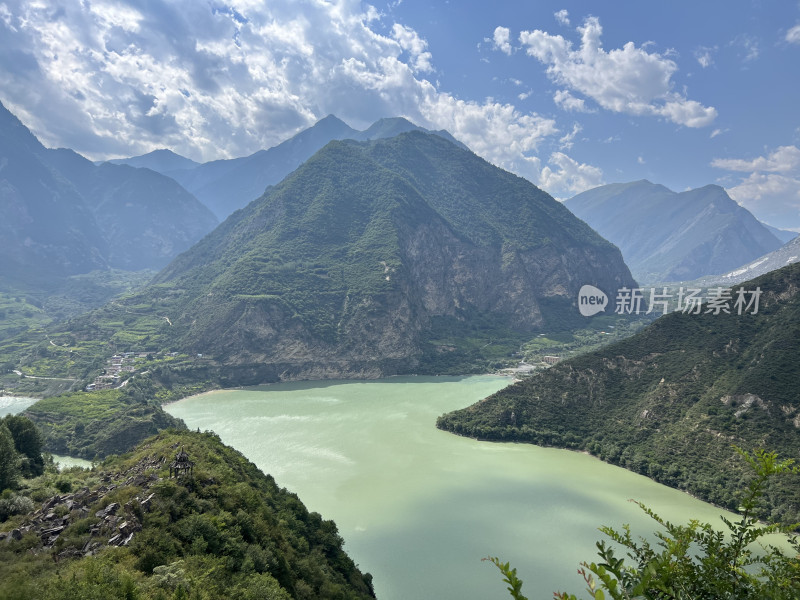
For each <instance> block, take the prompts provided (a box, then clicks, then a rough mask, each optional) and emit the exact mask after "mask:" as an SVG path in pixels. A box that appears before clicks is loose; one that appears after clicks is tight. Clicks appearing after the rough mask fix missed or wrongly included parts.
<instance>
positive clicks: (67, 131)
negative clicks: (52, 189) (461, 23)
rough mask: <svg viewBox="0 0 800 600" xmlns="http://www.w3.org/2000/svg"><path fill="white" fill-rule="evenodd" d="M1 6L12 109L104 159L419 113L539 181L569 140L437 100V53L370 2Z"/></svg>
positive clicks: (513, 118) (532, 120) (485, 107)
mask: <svg viewBox="0 0 800 600" xmlns="http://www.w3.org/2000/svg"><path fill="white" fill-rule="evenodd" d="M0 6H2V7H3V9H2V10H0V31H2V36H3V43H2V44H0V99H2V100H3V102H4V103H5V104H6V106H7V107H8V108H9V109H10V110H11V111H12V112H14V113H15V114H17V116H19V117H20V118H21V119H22V121H23V122H24V123H25V124H26V125H28V126H29V127H31V129H32V130H33V131H34V133H36V134H37V135H38V136H39V137H40V139H42V141H43V142H44V143H45V144H46V145H49V146H69V147H72V148H75V149H76V150H77V151H79V152H81V153H82V154H85V155H86V156H88V157H90V158H92V159H103V158H109V157H113V156H130V155H133V154H139V153H144V152H148V151H150V150H154V149H156V148H161V147H168V148H170V149H172V150H174V151H176V152H178V153H180V154H182V155H184V156H188V157H190V158H193V159H195V160H211V159H216V158H225V157H232V156H244V155H247V154H250V153H253V152H255V151H257V150H259V149H262V148H268V147H270V146H273V145H275V144H277V143H279V142H281V141H283V140H285V139H286V138H288V137H289V136H291V135H293V134H295V133H297V132H298V131H300V130H301V129H303V128H306V127H308V126H310V125H312V124H313V123H314V122H315V121H317V120H318V119H320V118H322V117H324V116H325V115H327V114H330V113H333V114H336V115H337V116H339V117H340V118H342V119H344V120H345V121H346V122H348V123H350V124H351V125H353V126H355V127H360V128H363V127H366V126H368V125H369V124H371V123H372V122H373V121H375V120H376V119H378V118H381V117H386V116H405V117H407V118H409V119H410V120H412V121H414V122H416V123H418V124H419V125H422V126H424V127H429V128H432V129H447V130H449V131H450V132H451V133H452V134H453V135H454V136H455V137H456V138H457V139H459V140H461V141H462V142H464V143H465V144H467V145H468V146H469V147H470V148H472V149H473V150H475V152H476V153H478V154H480V155H481V156H483V157H484V158H486V159H487V160H490V161H491V162H493V163H495V164H497V165H499V166H502V167H504V168H506V169H508V170H511V171H514V172H517V173H518V174H520V175H523V176H525V177H528V178H529V179H531V180H532V181H534V182H535V181H537V180H538V178H539V175H540V167H541V164H540V162H539V159H538V158H536V157H535V156H534V154H535V152H536V151H537V150H538V149H539V147H540V144H541V143H542V142H543V140H545V139H546V138H548V137H551V136H556V135H557V134H558V133H559V132H558V129H557V127H556V124H555V121H554V120H553V119H549V118H545V117H542V116H540V115H537V114H535V113H531V112H523V111H520V110H518V109H516V108H515V107H514V106H513V105H511V104H504V103H500V102H496V101H494V100H491V99H489V100H484V101H480V102H477V101H468V100H462V99H459V98H457V97H455V96H454V95H452V94H450V93H447V92H446V91H442V90H439V89H437V86H436V85H435V84H434V83H432V82H431V81H429V80H428V79H426V78H425V77H424V75H425V74H426V73H429V72H431V71H432V70H433V69H434V67H433V65H434V61H433V56H432V54H431V52H430V51H429V50H428V44H427V42H426V40H424V39H423V38H422V37H421V36H420V35H419V34H418V33H417V32H416V31H414V30H413V29H411V28H409V27H407V26H405V25H403V24H401V23H393V22H391V21H390V22H388V23H384V22H383V19H387V17H386V16H385V15H384V16H381V15H380V14H379V13H378V11H377V10H376V9H375V8H374V7H371V6H369V5H365V4H362V3H361V2H360V1H357V0H337V1H332V2H318V1H316V0H274V1H272V2H269V3H264V2H256V1H253V0H230V2H229V3H228V4H226V5H223V4H216V3H214V4H209V3H205V2H196V1H195V0H169V1H167V0H153V1H152V2H148V3H145V4H142V3H139V2H133V1H125V0H121V1H111V0H93V1H92V2H91V3H90V2H74V1H72V0H51V1H49V2H47V3H44V2H41V1H38V0H16V1H15V2H8V1H6V2H5V3H3V4H0ZM499 35H500V37H499V38H497V39H499V40H500V41H501V43H502V39H503V38H502V33H500V34H499ZM506 42H507V43H508V37H507V38H506ZM509 46H510V44H509Z"/></svg>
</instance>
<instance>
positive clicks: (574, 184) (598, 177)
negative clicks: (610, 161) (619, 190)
mask: <svg viewBox="0 0 800 600" xmlns="http://www.w3.org/2000/svg"><path fill="white" fill-rule="evenodd" d="M550 165H552V167H551V166H550ZM539 184H540V185H541V187H543V188H544V189H546V190H554V189H555V190H565V191H567V192H569V193H571V194H572V195H575V194H579V193H581V192H585V191H586V190H588V189H591V188H594V187H597V186H598V185H603V171H602V170H601V169H599V168H598V167H594V166H592V165H588V164H583V163H579V162H578V161H576V160H575V159H573V158H571V157H569V156H567V155H566V154H564V153H563V152H553V154H551V155H550V160H549V161H548V166H546V167H544V168H543V169H542V174H541V177H540V179H539ZM551 193H553V192H551Z"/></svg>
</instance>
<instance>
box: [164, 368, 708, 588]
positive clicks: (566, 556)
mask: <svg viewBox="0 0 800 600" xmlns="http://www.w3.org/2000/svg"><path fill="white" fill-rule="evenodd" d="M508 383H509V379H507V378H503V377H496V376H475V377H465V378H444V377H396V378H389V379H383V380H377V381H344V382H300V383H282V384H275V385H269V386H261V387H256V388H248V389H239V390H225V391H214V392H209V393H206V394H201V395H199V396H193V397H191V398H186V399H184V400H181V401H179V402H176V403H173V404H171V405H169V406H166V407H165V409H166V410H167V412H169V413H170V414H172V415H174V416H176V417H180V418H182V419H183V420H184V421H185V422H186V424H187V425H188V426H189V427H190V428H191V429H196V428H200V430H207V429H210V430H213V431H215V432H216V433H218V434H219V435H220V437H221V438H222V440H223V442H225V443H226V444H229V445H231V446H233V447H234V448H236V449H238V450H239V451H241V452H242V453H243V454H244V455H245V456H247V457H248V458H249V459H250V460H252V461H253V462H254V463H256V464H257V465H258V466H259V467H260V468H261V469H262V470H263V471H264V472H266V473H270V474H272V475H273V476H274V477H275V479H276V481H277V482H278V484H279V485H282V486H284V487H286V488H288V489H289V490H291V491H293V492H296V493H297V494H298V495H299V496H300V499H301V500H302V501H303V502H304V503H305V505H306V506H307V507H308V508H309V510H313V511H317V512H319V513H321V514H322V515H323V517H324V518H327V519H333V520H335V521H336V523H337V525H338V527H339V532H340V534H341V535H342V537H343V538H344V540H345V549H346V551H347V552H348V554H350V556H351V557H352V558H353V560H355V561H356V563H358V564H359V566H360V567H361V569H362V570H363V571H368V572H370V573H372V574H373V576H374V577H375V590H376V593H377V596H378V598H380V599H381V600H416V599H419V600H424V599H428V598H430V599H436V600H473V599H474V600H491V599H498V600H499V599H504V598H505V599H507V598H510V596H509V595H508V593H507V592H506V591H505V587H506V586H505V585H504V584H503V583H502V581H501V578H500V572H499V571H498V570H497V569H496V568H495V567H494V566H493V565H490V564H489V563H486V562H481V558H483V557H485V556H487V555H492V556H499V557H501V558H502V559H503V560H509V561H511V562H512V564H513V565H514V566H515V567H517V570H518V574H519V576H520V577H521V578H522V579H523V580H524V581H525V587H524V588H523V590H524V591H525V593H526V595H527V596H528V597H530V598H531V599H532V600H533V599H534V598H552V592H553V591H555V590H562V591H569V592H572V593H575V594H580V593H582V592H583V590H584V584H583V581H582V579H581V578H580V577H579V576H578V575H577V574H576V570H577V568H578V564H579V563H580V562H581V561H583V560H587V561H591V560H594V559H595V558H596V554H595V552H596V548H595V542H596V541H597V540H599V539H602V535H601V534H600V532H598V531H597V528H598V527H599V526H601V525H610V526H612V527H616V528H620V527H621V526H622V525H623V524H624V523H630V524H631V527H632V529H633V532H634V534H640V535H645V534H648V533H649V532H651V531H653V530H654V529H655V523H654V522H652V521H650V519H649V518H648V517H647V516H645V515H644V514H643V513H642V512H641V510H640V509H639V508H638V507H637V506H635V505H633V504H631V503H630V502H629V501H628V500H629V499H630V498H634V499H637V500H641V501H643V502H645V503H646V504H647V505H649V506H650V507H651V508H654V509H655V510H656V512H658V513H659V514H661V516H663V517H665V518H666V519H668V520H671V521H673V522H675V521H677V522H680V523H684V522H687V521H688V520H689V519H690V518H699V519H701V520H704V521H708V522H711V523H718V522H719V515H720V514H723V513H722V511H720V510H719V509H716V508H714V507H713V506H710V505H708V504H705V503H703V502H700V501H699V500H696V499H694V498H692V497H690V496H689V495H687V494H684V493H682V492H679V491H677V490H673V489H671V488H667V487H665V486H662V485H659V484H657V483H655V482H653V481H651V480H649V479H647V478H646V477H643V476H640V475H637V474H635V473H631V472H629V471H626V470H625V469H621V468H618V467H614V466H612V465H608V464H606V463H603V462H601V461H599V460H598V459H596V458H594V457H591V456H589V455H585V454H580V453H577V452H570V451H566V450H556V449H552V448H540V447H537V446H533V445H530V444H513V443H507V444H499V443H492V442H479V441H476V440H472V439H468V438H463V437H458V436H455V435H453V434H450V433H445V432H443V431H439V430H437V429H436V428H435V421H436V417H437V416H439V415H440V414H442V413H444V412H447V411H450V410H453V409H456V408H461V407H464V406H467V405H469V404H472V403H473V402H475V401H477V400H479V399H481V398H484V397H485V396H488V395H490V394H491V393H493V392H495V391H497V390H499V389H501V388H503V387H505V386H506V385H507V384H508ZM576 418H580V416H579V415H577V416H576Z"/></svg>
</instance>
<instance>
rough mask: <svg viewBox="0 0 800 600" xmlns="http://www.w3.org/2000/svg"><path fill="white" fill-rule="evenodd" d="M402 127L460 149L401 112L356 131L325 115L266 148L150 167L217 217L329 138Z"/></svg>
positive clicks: (368, 135) (382, 134) (381, 134)
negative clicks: (190, 163) (199, 161)
mask: <svg viewBox="0 0 800 600" xmlns="http://www.w3.org/2000/svg"><path fill="white" fill-rule="evenodd" d="M408 131H423V132H427V133H434V134H436V135H439V136H441V137H443V138H445V139H447V140H448V141H450V142H452V143H454V144H456V145H458V146H460V147H462V148H464V149H466V146H464V145H463V144H461V142H459V141H457V140H456V139H455V138H454V137H453V136H452V135H450V133H449V132H447V131H444V130H441V131H429V130H427V129H424V128H422V127H419V126H417V125H414V124H413V123H411V122H410V121H408V120H407V119H404V118H402V117H396V118H391V119H380V120H379V121H376V122H375V123H373V124H372V125H371V126H370V127H369V128H367V129H366V130H364V131H357V130H356V129H353V128H352V127H350V126H349V125H347V124H346V123H345V122H344V121H341V120H340V119H338V118H337V117H335V116H334V115H328V116H327V117H325V118H324V119H321V120H319V121H317V123H315V124H314V125H313V126H311V127H309V128H308V129H304V130H303V131H301V132H300V133H298V134H296V135H295V136H293V137H292V138H290V139H288V140H286V141H284V142H282V143H280V144H278V145H277V146H274V147H272V148H270V149H269V150H259V151H258V152H256V153H255V154H251V155H250V156H245V157H242V158H233V159H227V160H215V161H211V162H207V163H204V164H201V165H199V166H192V167H190V168H178V169H174V168H161V167H159V168H157V169H155V170H158V171H159V172H161V173H163V174H165V175H168V176H170V177H172V178H173V179H175V180H176V181H177V182H179V183H180V184H181V185H182V186H184V187H185V188H186V189H187V190H189V191H190V192H192V193H193V194H194V195H195V196H197V198H198V199H199V200H200V201H201V202H203V203H204V204H205V205H206V206H208V207H209V208H210V209H211V210H212V211H213V212H214V214H216V215H217V217H219V219H220V220H223V219H225V218H226V217H227V216H228V215H230V214H231V213H232V212H233V211H235V210H237V209H239V208H243V207H244V206H246V205H247V204H248V203H249V202H251V201H252V200H255V199H256V198H258V197H259V196H261V194H263V193H264V190H265V189H267V187H269V186H271V185H275V184H276V183H278V182H280V181H281V180H282V179H283V178H284V177H286V176H287V175H288V174H289V173H291V172H292V171H294V170H295V169H296V168H297V167H299V166H300V165H301V164H303V163H304V162H305V161H306V160H308V159H309V158H310V157H311V156H312V155H313V154H314V153H315V152H317V151H318V150H320V149H321V148H322V147H323V146H325V144H327V143H328V142H330V141H332V140H345V139H354V140H360V141H368V140H376V139H382V138H389V137H394V136H396V135H399V134H401V133H405V132H408ZM145 156H149V155H145ZM174 156H177V155H174ZM142 158H144V157H138V158H132V159H119V160H118V161H116V162H124V163H126V164H129V165H132V166H138V165H139V164H140V163H141V162H142V161H141V159H142ZM151 165H152V166H151ZM146 166H150V167H151V168H154V167H155V166H156V165H155V164H154V162H151V163H150V164H148V165H146Z"/></svg>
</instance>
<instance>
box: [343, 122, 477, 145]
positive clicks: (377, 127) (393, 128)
mask: <svg viewBox="0 0 800 600" xmlns="http://www.w3.org/2000/svg"><path fill="white" fill-rule="evenodd" d="M407 131H422V132H425V133H433V134H435V135H438V136H439V137H443V138H444V139H446V140H447V141H448V142H451V143H453V144H455V145H456V146H458V147H459V148H462V149H464V150H469V148H467V147H466V146H465V145H464V144H462V143H461V142H459V141H458V140H457V139H456V138H454V137H453V136H452V135H451V134H450V132H449V131H446V130H444V129H440V130H438V131H431V130H429V129H425V128H424V127H420V126H419V125H414V123H412V122H411V121H409V120H408V119H404V118H403V117H393V118H389V119H379V120H377V121H375V122H374V123H373V124H372V125H370V126H369V127H368V128H367V129H365V130H364V131H360V132H357V133H356V134H355V135H354V136H353V139H355V140H361V141H369V140H380V139H384V138H390V137H394V136H396V135H400V134H401V133H406V132H407Z"/></svg>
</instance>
